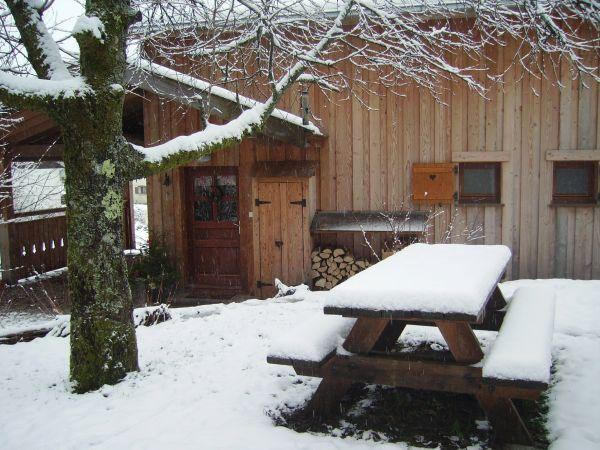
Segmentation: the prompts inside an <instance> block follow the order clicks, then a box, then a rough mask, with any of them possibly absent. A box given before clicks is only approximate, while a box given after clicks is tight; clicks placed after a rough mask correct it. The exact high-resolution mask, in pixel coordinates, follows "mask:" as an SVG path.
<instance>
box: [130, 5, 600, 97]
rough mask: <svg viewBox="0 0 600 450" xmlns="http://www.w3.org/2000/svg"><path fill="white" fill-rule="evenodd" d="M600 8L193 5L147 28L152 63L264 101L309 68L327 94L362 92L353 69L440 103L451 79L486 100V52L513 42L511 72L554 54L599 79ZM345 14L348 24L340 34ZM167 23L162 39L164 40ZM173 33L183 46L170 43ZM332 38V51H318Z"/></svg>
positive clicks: (152, 9)
mask: <svg viewBox="0 0 600 450" xmlns="http://www.w3.org/2000/svg"><path fill="white" fill-rule="evenodd" d="M599 5H600V3H598V2H597V1H595V0H588V1H585V2H582V1H580V0H515V1H510V2H508V1H505V0H456V1H448V0H404V1H402V0H352V1H323V0H302V1H297V0H271V1H269V2H250V1H246V0H223V1H220V2H216V3H215V4H214V5H213V4H208V3H202V5H199V4H198V2H191V1H187V2H186V1H185V0H183V1H180V2H177V3H176V4H169V5H158V4H153V5H152V6H149V7H148V8H147V9H145V10H144V17H145V21H146V22H145V23H143V24H142V25H141V26H142V27H145V28H147V29H148V30H152V32H151V33H148V34H145V35H144V31H143V30H142V31H141V34H142V35H144V38H143V40H144V41H145V43H146V44H147V45H146V47H145V49H144V51H147V52H148V55H147V57H149V58H150V59H154V58H164V59H166V60H168V61H170V62H171V63H173V64H177V62H178V61H181V60H180V59H179V58H180V57H184V59H188V60H189V58H193V59H194V62H195V63H196V64H198V65H202V67H203V68H206V71H207V74H209V75H207V76H206V77H205V78H207V79H211V80H213V79H214V82H215V83H223V84H227V83H233V84H235V85H236V87H240V90H242V91H243V90H244V88H247V89H253V90H255V91H256V90H258V91H259V92H261V94H263V95H264V96H263V98H266V97H267V96H268V95H270V91H271V90H272V89H273V87H274V83H275V82H276V80H279V79H281V77H282V76H283V75H284V74H285V73H287V72H288V71H290V70H291V68H292V67H293V66H294V64H295V63H296V62H299V61H302V62H303V63H304V70H303V73H304V75H303V76H304V77H310V78H311V80H314V82H316V81H317V80H319V79H321V80H325V79H326V80H327V83H316V84H318V85H319V86H320V87H321V89H323V90H324V91H326V92H327V91H331V90H340V89H342V88H348V87H349V86H350V85H352V84H353V83H349V82H348V81H349V79H350V78H352V77H353V76H354V75H353V74H351V73H350V72H349V71H339V70H338V71H336V69H335V66H336V65H338V64H340V63H344V62H346V63H350V64H351V65H352V66H353V67H354V68H355V69H357V71H356V73H360V71H361V70H366V71H371V72H376V73H377V77H376V81H374V80H373V78H371V81H369V82H367V81H365V80H363V79H360V78H359V79H358V80H355V81H357V82H358V84H363V85H365V84H367V83H382V84H384V85H385V86H387V87H392V88H393V87H395V86H398V85H401V84H405V83H406V82H412V83H415V84H417V85H418V86H420V87H425V88H427V89H429V90H430V91H431V92H432V93H433V94H434V95H436V94H439V93H441V91H442V90H443V89H444V85H443V83H441V81H443V80H445V79H447V80H454V81H461V82H464V83H466V84H467V85H468V86H469V87H470V88H471V89H473V90H475V91H477V92H479V93H481V94H483V93H484V90H485V86H484V85H483V80H484V79H485V77H480V76H475V74H476V73H478V72H482V71H486V72H487V73H488V75H490V76H492V77H493V76H495V75H501V74H495V73H491V72H490V70H491V68H492V67H495V66H493V65H492V64H488V63H490V61H489V59H488V57H487V55H488V54H486V47H489V46H490V45H500V46H506V45H507V44H508V43H509V41H513V40H514V41H516V42H518V43H519V45H518V46H517V47H516V48H517V54H515V55H514V58H513V57H512V56H513V55H511V57H509V58H507V59H506V61H505V63H507V64H510V63H511V62H512V63H513V64H518V65H520V66H522V67H523V68H524V69H525V70H528V71H531V72H540V69H541V68H542V67H541V61H542V58H540V55H550V56H551V57H550V58H545V60H547V61H548V62H549V63H550V64H551V65H555V67H559V66H560V59H562V58H566V59H568V60H569V61H570V62H571V67H572V70H573V71H574V72H575V73H585V74H589V75H590V76H592V77H593V78H594V79H596V80H598V71H597V68H598V65H597V63H596V62H595V60H593V61H594V63H592V62H591V61H592V59H590V58H584V57H583V56H582V54H583V53H586V52H588V53H591V54H595V55H596V56H597V53H598V50H597V49H598V48H599V47H600V42H599V25H598V24H600V6H599ZM345 8H347V9H348V13H347V14H346V15H345V16H344V20H343V23H341V24H339V26H338V27H337V28H334V27H333V26H332V25H333V23H334V21H335V20H336V18H337V17H338V13H339V12H340V11H342V10H344V9H345ZM157 19H158V22H159V23H160V24H161V26H162V27H163V29H162V31H163V32H162V33H160V32H157V31H156V27H157ZM151 21H154V27H151V26H150V22H151ZM190 23H197V24H199V26H198V27H194V28H192V27H190V26H189V24H190ZM165 28H166V29H169V30H172V31H175V32H176V33H177V34H178V35H180V36H181V39H176V40H174V39H172V38H165V36H166V35H165V33H164V29H165ZM331 30H335V33H334V34H332V35H330V36H328V42H329V44H328V45H327V46H326V48H323V49H318V50H317V51H313V50H315V49H317V46H318V44H319V42H321V40H322V39H323V38H325V37H326V35H327V33H329V32H331ZM171 36H172V35H171ZM511 48H514V47H511ZM332 71H333V72H335V76H332V73H331V72H332ZM541 73H542V76H544V74H550V73H551V71H548V70H541ZM306 79H308V78H306Z"/></svg>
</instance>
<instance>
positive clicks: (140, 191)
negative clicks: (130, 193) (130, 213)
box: [135, 186, 146, 195]
mask: <svg viewBox="0 0 600 450" xmlns="http://www.w3.org/2000/svg"><path fill="white" fill-rule="evenodd" d="M135 193H136V194H138V195H146V186H136V187H135Z"/></svg>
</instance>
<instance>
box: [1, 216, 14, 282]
mask: <svg viewBox="0 0 600 450" xmlns="http://www.w3.org/2000/svg"><path fill="white" fill-rule="evenodd" d="M11 269H12V265H11V261H10V223H6V222H4V223H0V278H1V279H2V281H4V282H5V283H12V282H13V281H14V278H15V272H14V271H13V270H11Z"/></svg>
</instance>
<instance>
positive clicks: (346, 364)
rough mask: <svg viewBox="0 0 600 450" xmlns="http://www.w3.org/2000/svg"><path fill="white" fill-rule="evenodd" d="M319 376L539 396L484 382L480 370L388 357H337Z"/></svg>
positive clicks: (506, 395) (500, 395)
mask: <svg viewBox="0 0 600 450" xmlns="http://www.w3.org/2000/svg"><path fill="white" fill-rule="evenodd" d="M322 376H323V377H324V378H329V377H333V378H341V379H347V380H351V381H353V382H364V383H369V384H384V385H388V386H397V387H406V388H410V389H420V390H428V391H440V392H455V393H461V394H474V395H478V394H493V395H494V396H495V397H497V398H523V399H536V398H538V397H539V394H540V390H539V389H537V388H528V387H521V386H509V385H493V384H489V383H485V382H484V381H483V379H482V376H481V367H473V366H470V365H465V364H458V363H448V362H436V361H414V360H406V359H402V358H401V357H399V358H395V357H390V356H377V355H336V356H334V357H333V358H331V360H329V361H328V363H327V364H325V365H324V366H323V368H322Z"/></svg>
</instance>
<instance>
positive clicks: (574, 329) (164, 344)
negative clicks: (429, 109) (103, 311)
mask: <svg viewBox="0 0 600 450" xmlns="http://www.w3.org/2000/svg"><path fill="white" fill-rule="evenodd" d="M530 283H539V282H537V281H518V282H509V283H505V284H504V285H503V286H502V288H503V291H504V292H505V293H507V294H511V293H512V292H513V291H514V290H515V289H516V287H517V286H518V285H523V284H530ZM543 284H545V285H546V286H550V287H553V288H554V289H555V290H556V293H557V309H556V326H555V334H554V345H553V357H554V360H555V367H556V373H555V374H554V375H553V380H552V386H551V389H550V392H549V396H548V398H549V408H550V410H549V415H548V426H549V429H550V434H551V440H552V448H555V449H592V448H600V427H599V426H598V424H599V423H600V402H599V401H598V399H600V384H599V383H598V380H599V379H600V325H599V324H600V281H566V280H549V281H545V282H543ZM302 295H304V300H302V301H294V300H298V299H297V298H296V299H291V300H290V299H289V298H288V299H286V298H283V299H275V300H268V301H259V300H249V301H247V302H244V303H238V304H235V303H234V304H229V305H211V306H203V307H198V308H184V309H179V310H172V312H173V314H174V319H173V320H171V321H168V322H165V323H162V324H159V325H156V326H152V327H139V328H138V329H137V336H138V344H139V351H140V368H141V370H140V372H139V373H135V374H131V375H130V376H128V377H127V379H126V380H124V381H123V382H122V383H120V384H119V385H117V386H112V387H109V386H106V387H104V388H102V389H100V390H99V391H97V392H92V393H88V394H85V395H76V394H72V393H71V392H70V391H69V383H68V345H69V341H68V339H65V338H57V337H46V338H42V339H35V340H34V341H32V342H29V343H21V344H17V345H13V346H8V345H2V346H0V386H2V388H1V389H0V405H2V407H1V408H0V448H2V449H16V448H27V449H36V448H61V449H79V448H83V447H88V446H95V447H97V448H111V449H125V448H126V449H136V448H140V449H142V448H144V449H147V448H157V449H158V448H160V449H175V448H177V449H180V448H207V449H219V448H227V449H271V448H272V449H286V448H293V449H297V448H310V449H333V448H335V449H343V448H372V447H375V448H388V447H389V448H396V449H397V448H406V446H402V445H398V444H394V445H391V444H386V443H381V442H374V441H372V440H368V439H367V440H358V439H355V438H346V439H341V438H338V437H332V436H325V435H316V434H310V433H296V432H294V431H291V430H289V429H287V428H284V427H276V426H274V425H273V422H272V420H271V418H270V417H269V415H268V412H269V411H275V410H277V408H279V407H281V406H282V405H287V406H292V407H293V406H295V405H299V404H301V403H303V402H304V401H305V400H306V399H307V398H309V396H310V395H311V394H312V393H313V392H314V390H315V389H316V386H317V384H318V381H319V380H318V379H313V378H307V377H298V376H296V375H295V374H294V372H293V370H292V369H291V368H288V367H286V366H275V365H269V364H267V363H266V355H267V353H268V352H269V351H270V348H271V344H272V342H273V341H274V340H277V339H279V338H280V337H281V336H283V335H285V334H289V333H290V332H291V330H293V329H294V327H295V326H296V325H297V324H298V323H300V322H302V321H303V320H305V319H308V318H311V317H314V315H315V314H316V315H320V314H322V304H323V303H322V302H323V298H322V297H323V295H324V294H323V293H308V294H302ZM0 326H1V325H0ZM0 331H1V330H0ZM420 338H426V339H428V340H431V341H439V342H440V343H443V341H441V337H440V336H439V334H438V333H432V330H431V329H428V328H424V327H410V328H408V329H407V330H406V331H405V333H404V334H403V337H402V339H403V340H405V341H407V342H410V341H411V340H416V339H420Z"/></svg>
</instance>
